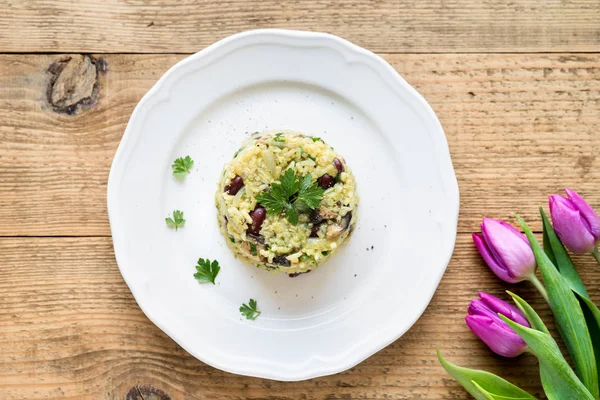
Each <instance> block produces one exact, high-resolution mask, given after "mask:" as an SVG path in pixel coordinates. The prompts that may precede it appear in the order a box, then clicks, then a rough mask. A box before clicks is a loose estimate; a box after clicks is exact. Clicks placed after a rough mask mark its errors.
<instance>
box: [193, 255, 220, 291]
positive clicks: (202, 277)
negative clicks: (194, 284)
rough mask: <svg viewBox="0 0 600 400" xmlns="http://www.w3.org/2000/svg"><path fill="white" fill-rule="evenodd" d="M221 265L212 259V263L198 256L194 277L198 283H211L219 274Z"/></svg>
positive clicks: (213, 282)
mask: <svg viewBox="0 0 600 400" xmlns="http://www.w3.org/2000/svg"><path fill="white" fill-rule="evenodd" d="M220 270H221V267H220V266H219V262H218V261H217V260H214V261H213V262H212V263H211V262H210V260H209V259H208V258H207V259H203V258H199V259H198V265H196V271H198V272H196V273H195V274H194V278H196V280H197V281H198V282H200V283H212V284H213V285H214V284H215V278H216V277H217V275H219V271H220Z"/></svg>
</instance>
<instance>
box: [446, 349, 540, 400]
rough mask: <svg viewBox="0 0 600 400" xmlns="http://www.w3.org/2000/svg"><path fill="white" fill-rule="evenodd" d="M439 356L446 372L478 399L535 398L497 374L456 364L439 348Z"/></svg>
mask: <svg viewBox="0 0 600 400" xmlns="http://www.w3.org/2000/svg"><path fill="white" fill-rule="evenodd" d="M437 356H438V359H439V360H440V363H441V364H442V367H444V369H445V370H446V372H448V373H449V374H450V375H452V376H453V377H454V379H456V380H457V381H458V382H459V383H460V384H461V385H462V386H463V387H464V388H465V389H466V390H467V392H469V393H470V394H471V395H472V396H473V397H475V398H476V399H477V400H489V399H490V398H491V399H519V400H521V399H528V400H535V397H533V396H532V395H530V394H529V393H527V392H526V391H524V390H523V389H521V388H519V387H518V386H515V385H513V384H512V383H510V382H509V381H507V380H505V379H503V378H500V377H499V376H497V375H494V374H491V373H489V372H486V371H480V370H476V369H469V368H463V367H459V366H458V365H454V364H452V363H450V362H449V361H446V360H445V359H444V357H442V355H441V354H440V352H439V350H437ZM490 396H495V397H490ZM502 396H503V397H502Z"/></svg>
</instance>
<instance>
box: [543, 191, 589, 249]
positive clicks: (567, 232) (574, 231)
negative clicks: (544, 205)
mask: <svg viewBox="0 0 600 400" xmlns="http://www.w3.org/2000/svg"><path fill="white" fill-rule="evenodd" d="M565 192H567V197H566V198H565V197H563V196H561V195H559V194H554V195H552V196H550V197H549V202H550V214H551V215H552V224H553V225H554V230H555V231H556V234H557V235H558V237H559V238H560V240H561V241H562V242H563V244H564V245H565V246H566V247H567V248H568V249H569V250H571V251H572V252H573V253H576V254H583V253H590V252H594V251H595V249H596V246H597V245H598V243H600V217H599V216H598V214H597V213H596V211H594V209H593V208H592V207H591V206H590V205H589V204H588V202H587V201H585V200H584V199H583V197H581V196H580V195H579V194H577V193H576V192H574V191H572V190H570V189H565Z"/></svg>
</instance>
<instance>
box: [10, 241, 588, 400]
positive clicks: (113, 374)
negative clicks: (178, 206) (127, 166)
mask: <svg viewBox="0 0 600 400" xmlns="http://www.w3.org/2000/svg"><path fill="white" fill-rule="evenodd" d="M576 262H577V263H578V265H579V266H580V271H581V273H582V276H583V277H584V279H585V281H586V282H588V289H589V291H590V294H591V296H592V298H595V299H598V298H600V269H599V268H598V267H597V265H595V264H594V261H593V259H592V258H591V257H589V256H588V257H586V258H580V257H579V258H576ZM0 266H1V273H0V297H1V298H2V307H1V308H0V398H2V399H4V400H12V399H14V400H21V399H42V398H65V399H75V398H77V399H79V398H83V399H123V398H124V397H125V395H126V393H127V392H128V391H129V390H131V388H132V387H133V386H135V385H141V386H153V387H155V388H158V389H161V390H162V391H164V392H165V393H166V394H168V395H170V396H171V398H172V399H183V398H186V399H190V398H191V399H194V398H202V399H227V400H229V399H231V400H233V399H246V398H249V399H265V398H272V399H275V398H277V399H297V398H303V399H324V398H332V399H333V398H365V399H374V398H383V397H385V398H389V399H416V398H424V399H425V398H426V399H449V398H452V399H468V398H469V397H468V396H467V395H466V393H465V392H464V391H463V390H462V389H461V388H460V387H459V386H458V384H457V383H456V382H454V381H453V380H452V379H451V378H450V377H449V376H448V375H446V374H445V372H444V371H443V369H442V368H441V367H440V366H439V364H438V362H437V360H436V357H435V349H440V350H441V351H442V353H443V354H444V355H445V356H446V357H447V358H448V359H450V360H452V361H454V362H456V363H459V364H462V365H467V366H471V367H475V368H484V369H487V370H490V371H493V372H495V373H498V374H501V375H503V376H505V377H506V378H507V379H509V380H511V381H513V382H515V383H517V384H519V385H521V386H522V387H523V388H525V389H526V390H528V391H530V392H531V393H532V394H536V395H539V394H540V384H539V379H538V377H537V366H536V360H535V358H534V357H533V356H531V355H524V356H521V357H519V358H518V359H516V360H508V359H502V358H501V357H497V356H493V355H492V353H491V352H490V351H489V350H488V349H487V348H486V347H485V346H484V345H483V344H481V343H480V342H479V340H478V339H477V338H475V336H474V335H472V334H471V333H470V332H469V331H468V329H467V327H466V325H465V324H464V322H463V318H464V315H465V311H466V307H467V305H468V301H469V299H471V298H472V297H474V296H475V295H476V292H477V291H478V290H486V291H488V292H491V293H494V294H496V295H499V296H503V297H506V295H505V294H503V291H504V290H506V289H509V288H510V289H511V290H514V291H516V292H517V293H519V294H520V295H522V296H523V297H525V298H527V299H529V300H530V301H531V303H532V305H533V306H534V307H535V308H536V309H538V311H539V312H540V314H541V315H542V317H543V318H544V319H545V320H546V321H548V322H550V321H551V315H550V312H549V309H548V307H547V306H546V304H545V303H544V302H543V300H542V299H541V297H540V296H539V295H538V294H537V293H535V292H534V290H533V289H532V287H531V285H529V284H520V285H508V284H503V283H501V282H500V281H499V280H498V279H497V278H495V276H494V275H492V273H491V272H490V271H489V270H487V269H486V267H484V266H483V264H482V261H481V259H480V258H479V256H478V255H477V253H476V250H475V249H474V246H473V245H472V243H471V239H470V236H469V235H468V234H461V235H459V237H458V243H457V247H456V251H455V253H454V257H453V259H452V261H451V264H450V266H449V268H448V270H447V272H446V275H445V276H444V278H443V280H442V283H441V285H440V287H439V289H438V291H437V293H436V295H435V297H434V299H433V301H432V303H431V305H430V306H429V308H428V309H427V311H426V312H425V314H424V316H423V317H422V318H421V319H420V320H419V322H418V323H417V324H416V325H415V326H414V327H413V328H412V329H411V330H410V331H409V332H408V333H407V334H406V335H405V336H404V337H402V338H401V339H399V340H398V341H396V342H395V343H393V344H392V345H391V346H389V347H388V348H386V349H384V350H382V351H381V352H379V353H378V354H376V355H375V356H373V357H371V358H369V359H368V360H366V361H364V362H363V363H361V364H360V365H358V366H357V367H355V368H353V369H352V370H350V371H348V372H344V373H342V374H338V375H334V376H330V377H324V378H318V379H313V380H310V381H307V382H298V383H279V382H271V381H266V380H261V379H255V378H244V377H239V376H235V375H231V374H228V373H225V372H221V371H218V370H215V369H213V368H211V367H208V366H206V365H204V364H203V363H201V362H200V361H197V360H196V359H194V358H193V357H192V356H190V355H189V354H187V353H186V352H185V351H184V350H182V349H181V348H180V347H179V346H177V345H176V344H175V343H174V342H173V341H172V340H171V339H169V338H168V337H167V336H166V335H165V334H164V333H162V332H161V331H160V330H159V329H158V328H156V327H155V326H154V325H153V324H152V323H151V322H150V321H149V320H148V319H147V318H146V317H145V316H144V315H143V314H142V312H141V311H140V309H139V308H138V306H137V304H136V303H135V301H134V299H133V297H132V295H131V293H130V291H129V289H128V288H127V286H126V285H125V283H124V282H123V280H122V278H121V276H120V274H119V272H118V269H117V266H116V264H115V260H114V256H113V252H112V244H111V241H110V238H1V239H0ZM184 393H185V395H184Z"/></svg>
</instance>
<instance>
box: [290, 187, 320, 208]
mask: <svg viewBox="0 0 600 400" xmlns="http://www.w3.org/2000/svg"><path fill="white" fill-rule="evenodd" d="M324 192H325V190H323V188H322V187H321V186H319V185H318V184H317V183H316V182H315V183H314V184H312V185H311V186H309V187H307V188H306V189H304V190H300V191H299V192H298V198H297V199H296V201H302V202H304V204H306V205H307V206H308V208H310V209H311V210H314V209H315V208H318V207H319V203H320V202H321V200H323V193H324Z"/></svg>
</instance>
